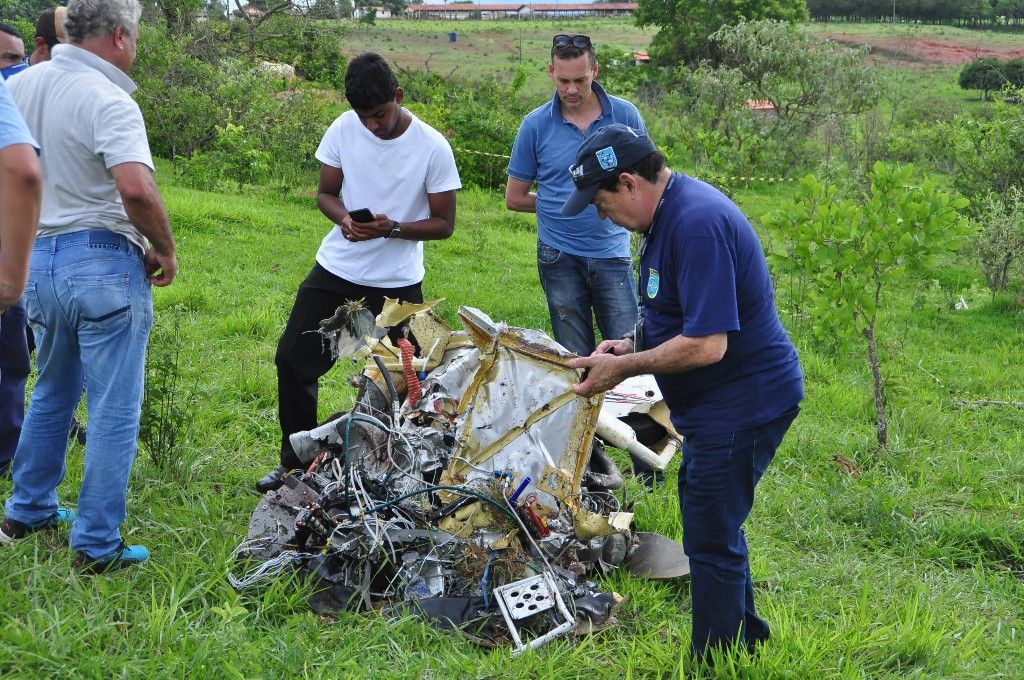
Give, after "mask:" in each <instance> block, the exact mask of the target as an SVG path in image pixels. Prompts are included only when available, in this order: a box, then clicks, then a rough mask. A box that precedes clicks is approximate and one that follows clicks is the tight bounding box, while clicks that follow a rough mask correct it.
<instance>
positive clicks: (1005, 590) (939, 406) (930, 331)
mask: <svg viewBox="0 0 1024 680" xmlns="http://www.w3.org/2000/svg"><path fill="white" fill-rule="evenodd" d="M164 189H165V195H166V197H167V201H168V205H169V208H170V210H171V213H172V215H173V219H174V223H175V228H176V231H177V234H178V239H179V242H180V249H181V263H182V273H181V275H180V277H179V279H178V280H177V281H176V282H175V284H174V285H173V286H171V287H170V288H168V289H165V290H159V291H157V295H156V306H157V309H158V317H160V318H162V319H164V320H165V321H166V320H167V319H169V318H170V317H171V316H172V315H173V309H172V308H174V307H175V306H178V305H180V306H181V308H183V309H184V311H183V312H180V313H179V314H180V318H181V320H182V337H181V341H182V343H183V346H184V348H185V349H186V351H185V360H184V371H185V373H186V375H187V377H188V378H189V379H194V380H195V381H197V382H198V386H199V400H198V403H197V405H196V422H195V425H194V428H193V431H192V434H191V436H190V437H189V440H188V442H187V444H186V447H185V452H184V457H185V458H186V460H185V461H184V462H183V463H182V468H183V469H182V471H181V472H162V471H160V470H158V469H156V468H155V467H154V466H153V465H152V464H151V463H150V462H149V461H148V459H147V458H146V456H145V455H143V456H140V458H139V460H138V462H137V464H136V466H135V470H134V474H133V479H132V483H131V492H130V504H129V509H130V514H129V518H128V521H127V523H126V525H125V528H126V530H127V532H128V539H129V540H135V541H141V542H144V543H146V544H148V545H149V546H150V547H151V548H152V549H153V552H154V559H153V562H152V564H151V565H150V566H148V567H147V568H145V569H140V570H136V571H134V572H129V573H125V574H123V575H118V576H114V577H109V578H88V579H87V578H79V577H76V576H73V575H70V574H69V570H68V563H69V561H70V558H71V555H70V553H69V552H68V551H67V550H66V547H65V545H64V544H63V540H65V539H66V536H64V535H63V534H62V535H61V536H60V537H59V538H58V537H56V536H49V537H40V538H35V539H32V540H29V541H26V542H24V543H23V544H20V545H18V546H17V547H15V548H13V549H10V550H5V551H4V553H3V555H2V559H3V565H4V568H3V570H4V572H5V574H6V575H7V576H6V578H5V579H3V580H2V581H0V600H2V601H3V602H4V604H5V614H7V618H6V621H5V624H4V627H3V629H2V633H0V676H5V677H6V676H8V675H11V676H14V677H18V676H22V677H43V676H51V675H67V674H71V675H76V676H83V677H97V676H101V675H102V676H107V675H117V674H120V673H123V674H125V675H127V676H141V675H147V676H153V677H183V676H199V675H203V676H207V677H231V676H234V675H236V674H238V675H241V676H244V677H283V676H300V675H301V676H310V677H315V676H320V677H358V676H371V675H372V676H373V677H422V676H425V675H427V674H430V675H431V677H444V678H449V677H452V678H454V677H483V676H495V677H503V678H514V677H566V676H582V675H590V676H595V677H623V676H626V677H652V676H654V677H658V676H661V677H667V675H674V674H675V673H676V672H677V671H676V670H675V669H676V668H677V667H678V664H679V655H680V649H681V645H684V643H685V640H686V638H687V634H688V626H689V623H688V610H689V605H688V597H687V593H688V590H687V586H686V585H685V584H671V583H648V582H643V581H636V580H632V579H630V578H627V577H625V576H623V575H621V574H616V575H613V576H611V577H610V578H608V579H607V580H606V584H607V586H608V587H609V588H614V589H615V590H616V591H618V592H620V593H622V594H624V595H626V596H628V598H629V599H628V600H627V602H626V604H625V606H624V608H623V610H622V612H621V615H620V625H619V626H618V627H617V628H614V629H612V630H609V631H606V632H603V633H600V634H598V635H596V636H593V637H591V638H587V639H584V640H583V641H582V642H580V643H579V644H578V645H576V644H571V643H569V642H565V641H560V642H556V643H554V644H552V645H550V646H549V647H548V648H546V649H544V650H542V651H541V652H540V653H538V654H532V655H528V656H526V657H525V658H521V659H517V660H514V661H509V659H508V654H507V650H499V651H493V652H491V651H485V650H480V649H478V648H476V647H474V646H472V645H470V644H468V643H466V642H464V641H462V640H460V639H458V638H456V637H454V636H450V635H444V634H441V633H437V632H434V631H433V630H431V629H429V628H428V627H426V626H423V625H421V624H419V623H416V622H413V621H405V622H401V623H400V624H398V625H392V624H389V623H385V622H383V621H381V620H380V619H378V618H377V617H374V616H370V617H364V616H358V615H346V616H342V617H341V619H340V620H339V621H338V622H329V621H321V620H320V619H318V618H317V617H316V616H315V615H313V614H311V613H310V612H308V611H307V610H306V608H305V607H304V605H303V603H302V601H301V597H299V596H297V595H295V594H293V593H290V591H288V589H286V588H282V587H275V588H272V589H270V590H269V591H267V592H265V593H261V594H259V595H254V596H246V597H240V596H238V595H237V594H235V593H234V592H233V591H232V590H231V589H230V588H229V587H228V585H227V583H226V581H225V580H224V572H225V570H226V568H227V563H228V558H229V556H230V553H231V551H232V549H233V547H234V545H235V543H236V542H237V541H238V540H239V539H240V538H241V537H242V536H243V535H244V533H245V526H246V523H247V519H248V515H249V513H250V511H251V510H252V508H253V505H254V503H255V501H256V497H255V495H252V494H250V493H248V492H247V489H248V488H249V486H250V484H251V482H252V480H253V479H254V478H255V477H256V476H257V475H258V474H260V473H261V472H262V471H263V470H265V469H266V468H267V467H268V466H269V465H270V464H271V463H272V462H273V461H274V458H275V456H274V453H273V452H274V450H275V448H276V444H275V442H276V439H277V432H276V424H275V397H274V394H275V382H274V369H273V350H274V343H275V340H276V336H277V335H278V333H279V332H280V330H281V328H282V326H283V323H284V319H285V315H286V314H287V311H288V308H289V305H290V302H291V299H292V295H293V292H294V289H295V287H296V286H297V284H298V283H299V281H300V280H301V279H302V277H303V276H304V275H305V273H306V272H307V270H308V267H309V266H310V263H311V258H312V254H313V252H314V250H315V248H316V245H317V243H318V241H319V239H320V238H321V236H322V233H323V231H324V229H325V228H326V224H325V221H324V220H323V218H322V217H321V216H320V215H319V213H318V212H317V211H316V210H315V208H313V206H312V201H311V200H310V199H308V198H295V199H289V200H288V201H280V200H277V199H264V198H253V197H235V196H225V195H213V194H204V193H199V192H194V191H189V190H184V189H180V188H176V187H173V186H165V187H164ZM740 201H741V203H743V204H744V205H749V206H750V207H751V212H753V213H757V212H760V210H759V208H764V207H767V206H769V205H770V204H771V203H772V201H771V197H770V196H767V195H758V194H753V193H750V192H745V193H742V194H741V195H740ZM533 243H534V237H533V234H532V229H531V226H530V221H529V220H528V219H526V218H524V217H522V216H518V215H511V214H509V213H507V212H506V211H505V210H504V209H503V207H502V205H501V198H500V196H499V195H497V194H488V193H484V192H479V191H465V192H463V193H462V194H461V196H460V207H459V227H458V229H457V232H456V235H455V237H454V238H453V239H451V240H450V241H447V242H443V243H435V244H430V245H428V247H427V262H428V264H429V266H428V270H429V271H428V277H427V283H426V288H427V291H428V294H429V295H431V296H444V297H447V298H449V299H450V300H451V301H452V302H453V303H462V304H470V305H476V306H479V307H481V308H483V309H485V310H486V311H488V312H490V313H491V314H492V315H493V316H494V317H495V318H496V319H505V320H508V321H510V322H512V323H514V324H518V325H525V326H541V327H544V326H546V310H545V308H544V304H543V301H542V298H541V295H540V292H539V288H538V285H537V280H536V274H535V270H534V265H533V255H532V250H533ZM965 276H967V277H972V276H973V275H971V274H966V275H965ZM970 282H971V281H970V280H969V278H968V279H965V281H964V284H965V287H967V284H969V283H970ZM786 285H787V282H785V281H783V282H780V298H782V297H784V296H785V294H786V290H785V287H786ZM914 297H915V294H914V293H913V291H912V290H909V289H908V290H907V291H906V293H905V294H904V295H901V296H900V298H899V302H898V304H897V305H896V307H897V308H898V309H899V310H900V311H899V312H898V313H896V314H893V315H892V316H890V317H889V318H888V319H887V320H886V322H885V324H884V328H885V329H886V332H885V336H884V341H883V346H884V348H885V350H886V358H887V359H888V362H889V363H888V364H887V367H888V374H889V376H890V378H891V380H892V383H893V389H892V391H891V393H890V400H891V406H892V410H893V430H894V435H895V437H894V439H895V440H896V442H895V444H894V446H893V450H892V452H891V453H889V454H887V455H885V456H883V457H881V459H879V460H875V459H873V458H872V457H871V456H870V455H869V454H868V453H867V451H868V449H869V448H870V446H871V443H872V439H873V434H872V425H871V418H872V415H871V404H870V387H869V376H868V374H867V371H866V368H865V366H864V362H863V361H862V359H861V352H860V350H859V348H856V347H853V348H851V349H849V350H846V351H841V352H839V353H835V354H827V353H820V352H816V351H814V350H813V349H811V348H809V347H808V346H807V344H806V343H805V342H804V340H803V337H802V336H801V335H800V334H799V329H796V331H797V332H796V333H794V335H795V336H796V339H797V341H798V343H799V344H800V345H801V355H802V358H803V362H804V366H805V370H806V372H807V378H808V398H807V400H806V402H805V404H804V412H803V414H802V415H801V416H800V418H799V419H798V420H797V422H796V424H795V426H794V428H793V430H792V431H791V433H790V435H789V436H788V438H787V440H786V442H785V443H784V445H783V447H782V449H781V451H780V452H779V457H778V459H777V461H776V463H775V464H774V465H773V466H772V467H771V468H770V469H769V471H768V474H767V475H766V477H765V479H764V481H763V482H762V486H761V487H760V488H761V494H760V499H759V502H758V504H757V505H756V508H755V511H754V513H753V516H752V517H751V519H750V522H749V525H748V530H749V536H750V541H751V544H752V548H753V571H754V575H755V581H756V587H757V589H758V591H759V593H760V596H759V597H760V599H759V604H760V607H761V608H762V610H763V612H764V613H765V615H766V616H767V618H768V619H769V620H770V621H772V622H773V625H774V627H775V631H776V640H777V642H775V643H773V644H772V645H770V646H769V647H768V648H766V650H765V652H764V654H762V655H761V657H760V658H759V659H758V660H757V661H754V662H751V661H748V660H745V659H740V660H733V661H732V663H733V664H734V670H735V672H736V673H737V674H740V675H743V676H744V677H779V676H788V677H864V676H868V677H885V676H895V675H902V674H907V673H915V674H917V675H919V676H921V677H979V678H980V677H996V676H999V675H1002V676H1003V677H1017V676H1018V673H1019V669H1020V668H1021V667H1022V664H1024V652H1022V651H1021V647H1020V635H1021V634H1022V632H1021V628H1022V627H1024V611H1022V608H1021V604H1020V603H1021V601H1022V597H1024V583H1022V581H1021V575H1022V569H1024V560H1022V555H1021V552H1020V544H1021V539H1022V535H1024V532H1022V525H1021V518H1020V513H1021V509H1022V502H1021V498H1020V488H1021V487H1022V484H1024V459H1022V458H1021V457H1020V455H1019V454H1020V451H1021V450H1022V448H1024V447H1022V444H1024V440H1022V436H1021V431H1022V429H1024V428H1022V425H1024V415H1022V412H1020V411H1013V410H1008V409H1007V410H1000V409H988V410H982V411H958V410H955V409H953V408H952V399H953V398H954V397H962V398H967V399H978V398H996V399H1010V400H1017V401H1021V400H1024V393H1022V391H1021V384H1022V381H1021V371H1020V368H1019V363H1018V362H1019V348H1020V346H1021V345H1022V342H1024V328H1022V326H1024V324H1022V316H1021V313H1020V310H1019V309H1015V308H1011V309H1009V310H1004V311H1002V312H1000V311H998V310H996V309H992V308H988V307H986V306H985V305H984V304H978V303H980V302H983V300H981V299H973V298H972V300H971V301H972V302H975V303H976V304H975V305H973V306H972V309H971V310H970V311H967V312H958V313H949V312H946V311H938V310H937V308H936V305H935V301H934V300H930V299H928V300H926V301H925V304H924V306H923V308H921V309H917V310H913V309H909V308H908V305H909V302H910V300H911V299H912V298H914ZM454 309H455V307H454V304H452V305H450V306H448V307H446V309H445V311H446V314H447V315H448V317H449V318H451V317H452V314H453V312H454ZM347 371H348V369H347V368H343V369H342V370H338V371H336V372H335V373H333V374H332V376H331V379H330V380H328V381H326V383H325V386H324V388H323V389H322V392H321V394H322V399H321V405H322V411H323V412H324V413H325V414H326V413H327V412H329V411H330V410H334V409H337V408H347V407H348V406H349V405H350V403H351V394H350V392H349V391H348V389H347V388H346V387H345V384H344V380H343V375H344V374H345V373H346V372H347ZM835 454H842V455H844V456H847V457H848V458H851V459H853V460H854V461H855V463H856V465H857V466H858V467H859V468H860V470H861V473H862V476H861V477H860V479H854V478H851V477H850V476H848V475H846V474H844V473H842V472H841V471H840V470H839V469H838V468H837V466H836V465H835V464H834V463H833V461H832V456H833V455H835ZM80 470H81V450H80V449H79V447H78V446H77V445H76V446H75V448H74V449H73V452H72V456H71V459H70V464H69V475H68V480H67V481H66V482H65V484H64V485H63V487H62V489H61V493H62V497H63V498H65V499H67V500H69V501H73V500H74V497H75V489H76V486H77V483H78V482H79V481H80ZM673 486H674V474H670V479H669V485H668V486H667V487H666V488H663V489H660V490H659V491H657V492H656V493H655V494H653V495H649V496H644V497H642V498H640V503H639V508H638V511H637V518H638V523H639V525H640V526H641V527H642V528H645V529H651V530H657V531H661V532H663V533H665V534H667V535H669V536H674V537H678V536H679V534H680V528H679V519H678V515H677V513H678V511H677V504H676V501H675V498H674V493H673V491H672V489H673ZM8 490H9V482H0V495H2V496H5V495H6V494H7V492H8ZM632 490H633V491H635V489H632ZM728 667H729V666H727V668H728ZM723 672H724V671H723Z"/></svg>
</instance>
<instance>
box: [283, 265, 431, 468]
mask: <svg viewBox="0 0 1024 680" xmlns="http://www.w3.org/2000/svg"><path fill="white" fill-rule="evenodd" d="M385 297H389V298H394V299H397V300H400V301H403V302H423V291H422V288H421V284H419V283H417V284H415V285H412V286H404V287H400V288H371V287H370V286H362V285H359V284H357V283H352V282H351V281H346V280H345V279H343V278H340V277H338V276H335V275H334V274H332V273H331V272H329V271H327V270H326V269H324V268H323V267H321V266H320V265H319V264H314V265H313V270H312V271H310V272H309V276H307V277H306V280H305V281H303V282H302V283H301V284H300V285H299V292H298V293H297V294H296V295H295V304H294V305H293V306H292V311H291V314H290V315H289V316H288V323H287V325H286V326H285V329H284V333H282V334H281V339H280V340H279V341H278V343H277V354H276V355H275V357H274V362H275V364H276V365H277V403H278V417H279V420H280V423H281V464H282V465H286V466H288V467H290V468H303V467H305V466H304V465H303V464H302V463H301V462H299V459H298V458H297V457H296V456H295V451H293V450H292V444H291V441H290V440H289V435H291V434H292V433H294V432H302V431H304V430H311V429H313V428H314V427H316V426H317V425H318V424H319V423H320V421H319V420H318V419H317V402H318V399H319V389H320V385H319V382H320V378H321V377H322V376H324V375H325V374H326V373H327V371H329V370H331V367H332V366H334V357H332V356H331V353H330V350H329V349H328V348H327V347H326V345H325V344H324V341H323V338H321V337H320V335H319V334H318V333H317V332H316V330H317V329H318V328H320V320H321V319H326V318H328V317H330V316H331V315H332V314H334V311H335V310H336V309H337V308H338V306H339V305H342V304H345V303H346V302H348V301H349V300H363V302H364V304H365V306H366V308H367V309H369V310H370V311H371V312H373V314H374V316H376V315H377V314H380V311H381V309H382V308H383V307H384V298H385ZM400 337H401V334H400V333H399V332H398V331H397V330H396V331H394V332H393V333H392V334H391V340H392V342H397V341H398V338H400ZM414 344H415V343H414Z"/></svg>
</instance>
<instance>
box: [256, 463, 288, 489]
mask: <svg viewBox="0 0 1024 680" xmlns="http://www.w3.org/2000/svg"><path fill="white" fill-rule="evenodd" d="M289 471H290V468H289V467H288V466H287V465H278V466H277V467H276V468H274V469H273V470H271V471H270V472H268V473H267V474H265V475H263V476H262V477H260V478H259V480H257V481H256V490H257V491H259V492H260V493H266V492H268V491H277V490H278V489H280V488H281V486H282V485H283V484H284V478H285V477H287V476H288V472H289Z"/></svg>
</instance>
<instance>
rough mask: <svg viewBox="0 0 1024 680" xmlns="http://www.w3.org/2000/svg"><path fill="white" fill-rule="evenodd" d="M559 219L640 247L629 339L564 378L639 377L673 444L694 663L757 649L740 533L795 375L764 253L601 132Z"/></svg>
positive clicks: (784, 421) (793, 401)
mask: <svg viewBox="0 0 1024 680" xmlns="http://www.w3.org/2000/svg"><path fill="white" fill-rule="evenodd" d="M569 172H570V175H571V176H572V179H573V182H574V185H575V187H576V189H575V191H574V192H573V194H572V195H571V196H570V197H569V200H568V201H566V203H565V205H564V207H563V212H565V213H566V214H570V215H571V214H574V213H576V212H578V211H580V210H582V209H583V208H584V207H586V206H587V205H589V204H591V203H593V204H594V205H595V206H596V207H597V212H598V215H600V216H601V217H602V218H604V217H609V218H611V219H612V221H614V222H615V223H616V224H618V225H620V226H622V227H623V228H625V229H627V230H629V231H635V232H638V233H641V234H643V242H642V245H641V251H640V272H639V274H640V276H639V285H638V292H639V298H640V319H639V320H638V323H637V327H636V331H635V333H634V337H632V338H626V339H623V340H605V341H604V342H602V343H601V344H600V345H598V347H597V349H596V351H595V352H594V354H592V355H591V356H589V357H582V358H579V359H574V360H572V362H571V365H572V366H574V367H576V368H582V369H588V372H587V373H586V374H585V378H584V379H583V380H582V381H581V382H580V384H578V385H576V386H575V387H574V390H575V391H576V392H577V393H578V394H581V395H584V396H590V395H593V394H596V393H598V392H601V391H603V390H607V389H609V388H611V387H614V386H615V385H617V384H618V383H620V382H622V380H624V379H626V378H628V377H630V376H634V375H641V374H647V373H652V374H654V376H655V378H656V379H657V381H658V386H659V387H660V388H661V392H662V395H663V396H664V398H665V403H666V404H667V405H668V407H669V410H670V412H671V417H672V423H673V425H674V426H675V428H676V430H677V431H679V432H680V433H681V434H682V435H683V436H684V439H685V441H684V444H683V459H682V462H681V463H680V467H679V505H680V510H681V512H682V520H683V547H684V548H685V550H686V554H687V555H688V556H689V558H690V570H691V579H692V581H691V597H692V600H693V633H692V639H691V647H692V650H693V654H694V657H695V658H697V659H698V660H703V659H705V658H707V657H708V652H709V650H710V649H711V648H713V647H724V646H726V645H731V644H734V643H740V644H742V645H745V646H746V647H747V648H748V649H749V650H750V651H753V650H754V647H755V645H756V644H757V643H760V642H763V641H765V640H767V639H768V636H769V626H768V623H767V622H766V621H764V619H762V618H761V617H759V616H758V615H757V612H756V609H755V607H754V590H753V584H752V581H751V577H750V563H749V561H748V553H747V544H746V539H745V537H744V532H743V529H742V526H743V522H744V521H745V520H746V518H747V516H748V515H749V514H750V509H751V506H752V504H753V500H754V487H755V486H756V485H757V483H758V481H759V480H760V479H761V476H762V475H763V474H764V471H765V469H766V468H767V467H768V464H769V463H770V462H771V460H772V458H773V457H774V455H775V451H776V449H777V448H778V446H779V444H780V443H781V442H782V438H783V437H784V435H785V434H786V431H787V430H788V429H789V426H790V425H791V424H792V422H793V420H794V419H795V418H796V415H797V413H798V412H799V404H800V401H801V399H802V398H803V373H802V371H801V369H800V362H799V359H798V358H797V354H796V349H795V348H794V347H793V344H792V343H791V342H790V340H789V337H788V336H787V335H786V331H785V330H784V329H783V327H782V324H781V322H780V321H779V317H778V313H777V311H776V308H775V295H774V291H773V288H772V282H771V278H770V276H769V273H768V264H767V262H766V261H765V257H764V252H763V251H762V249H761V244H760V242H759V241H758V238H757V235H756V234H755V233H754V230H753V228H752V227H751V226H750V223H749V222H748V221H747V219H746V218H745V217H744V216H743V213H742V212H740V209H739V208H738V207H736V205H735V204H734V203H733V202H732V201H731V200H729V199H728V198H727V197H726V196H725V195H724V194H722V193H721V192H720V191H718V190H717V189H715V188H714V187H712V186H710V185H708V184H705V183H704V182H701V181H699V180H697V179H694V178H692V177H688V176H686V175H683V174H681V173H674V172H672V171H671V170H669V169H668V168H667V167H666V166H665V158H664V156H663V155H662V154H661V153H660V152H659V151H658V149H657V147H655V145H654V143H653V142H651V140H650V138H648V137H647V136H646V135H642V134H638V133H637V132H636V131H634V130H632V129H630V128H628V127H626V126H623V125H612V126H608V127H606V128H603V129H601V130H599V131H598V132H597V133H595V134H594V135H592V136H590V137H588V138H587V139H586V140H585V141H584V142H583V144H582V145H581V146H580V148H579V151H578V152H577V156H576V163H575V164H574V165H573V166H571V167H570V169H569Z"/></svg>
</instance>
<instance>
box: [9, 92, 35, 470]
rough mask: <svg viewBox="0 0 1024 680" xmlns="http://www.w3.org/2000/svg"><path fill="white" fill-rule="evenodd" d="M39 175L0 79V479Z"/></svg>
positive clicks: (18, 410) (14, 393) (20, 351)
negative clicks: (21, 302) (21, 301)
mask: <svg viewBox="0 0 1024 680" xmlns="http://www.w3.org/2000/svg"><path fill="white" fill-rule="evenodd" d="M41 187H42V175H41V172H40V169H39V161H38V159H37V158H36V142H35V140H34V139H33V138H32V135H31V134H30V133H29V131H28V128H27V127H26V126H25V122H24V121H23V120H22V119H21V113H19V112H18V108H17V107H16V106H15V105H14V100H13V99H11V95H10V93H9V92H8V91H7V87H6V86H5V85H4V84H3V82H2V80H0V476H2V475H6V474H7V472H8V468H9V466H10V463H11V458H13V457H14V449H15V447H17V445H18V434H19V433H20V432H21V422H22V420H23V418H24V415H25V414H24V409H25V379H26V378H27V377H28V373H29V365H28V348H27V347H26V346H25V308H24V307H22V306H21V305H20V304H19V302H18V301H19V300H20V299H21V292H22V290H24V288H25V281H26V279H27V278H28V260H29V255H30V254H31V252H32V241H33V239H34V238H35V235H36V223H37V222H38V221H39V200H40V190H41Z"/></svg>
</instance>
